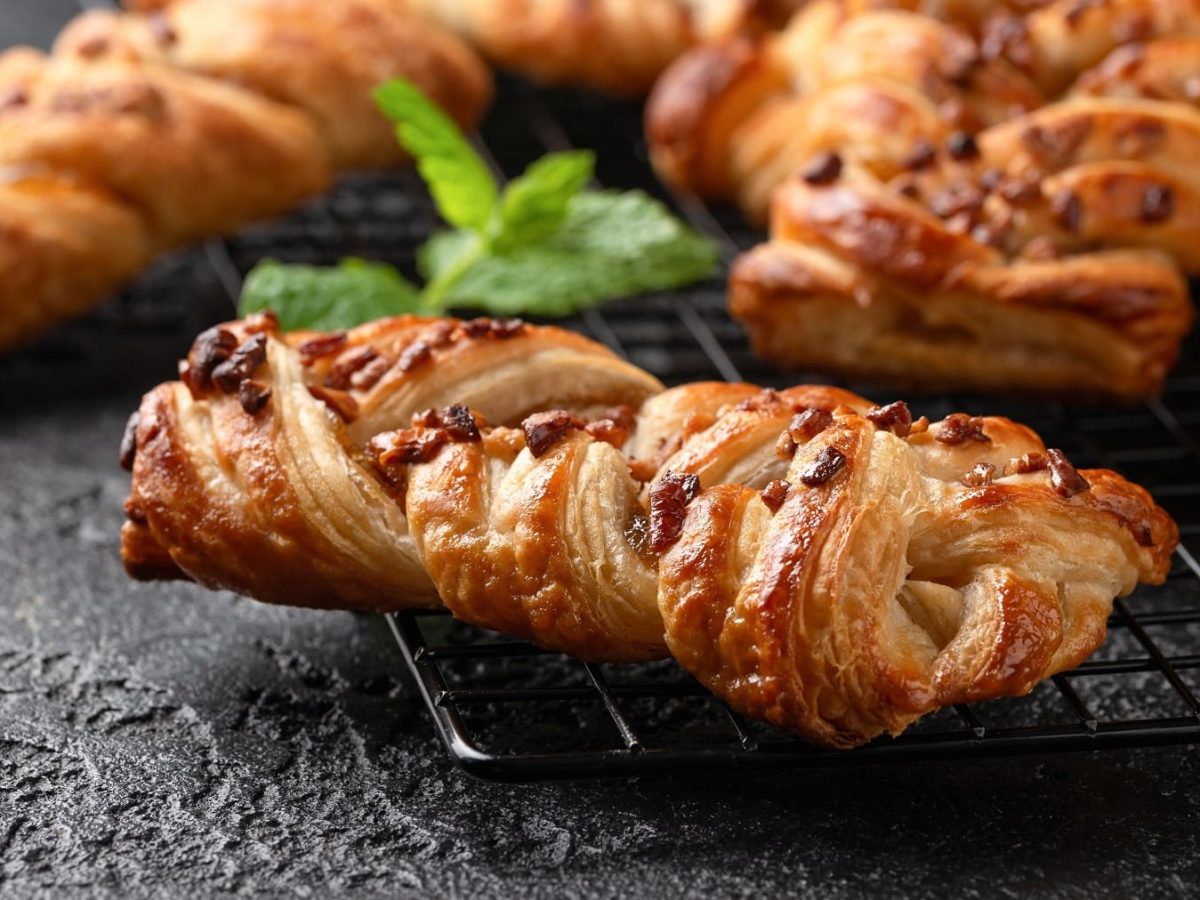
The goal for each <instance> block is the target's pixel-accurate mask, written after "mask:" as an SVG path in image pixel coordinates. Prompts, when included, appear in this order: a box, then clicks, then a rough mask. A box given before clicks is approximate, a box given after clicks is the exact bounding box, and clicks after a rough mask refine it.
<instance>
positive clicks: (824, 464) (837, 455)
mask: <svg viewBox="0 0 1200 900" xmlns="http://www.w3.org/2000/svg"><path fill="white" fill-rule="evenodd" d="M845 465H846V456H845V454H844V453H842V451H841V450H838V449H837V448H836V447H826V448H825V449H823V450H822V451H821V452H820V453H818V454H817V458H816V459H814V460H813V461H812V462H811V463H809V465H808V468H806V469H805V470H804V471H803V472H801V473H800V480H801V481H802V482H804V483H805V484H806V485H808V486H809V487H817V486H819V485H822V484H824V483H825V482H827V481H828V480H829V479H830V478H832V477H833V476H834V475H836V474H837V473H838V472H840V471H841V470H842V468H843V467H844V466H845Z"/></svg>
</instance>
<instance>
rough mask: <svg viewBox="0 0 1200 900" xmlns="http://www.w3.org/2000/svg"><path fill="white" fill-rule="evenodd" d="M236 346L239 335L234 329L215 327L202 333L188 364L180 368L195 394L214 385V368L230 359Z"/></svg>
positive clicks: (193, 347) (197, 339)
mask: <svg viewBox="0 0 1200 900" xmlns="http://www.w3.org/2000/svg"><path fill="white" fill-rule="evenodd" d="M236 347H237V337H236V336H235V335H234V333H233V332H232V331H228V330H226V329H224V328H220V327H214V328H209V329H208V330H207V331H202V332H201V333H200V335H199V336H198V337H197V338H196V341H195V343H193V344H192V352H191V355H190V356H189V359H188V362H187V364H186V365H185V366H183V367H181V369H180V377H181V378H182V379H183V380H184V382H185V383H186V384H187V386H188V388H189V389H190V390H191V392H192V395H193V396H195V395H197V394H199V393H201V392H202V391H204V390H205V389H207V388H209V387H211V386H212V376H213V369H215V368H216V367H217V366H219V365H220V364H221V363H223V362H225V360H227V359H229V357H230V355H231V354H232V353H233V351H234V349H235V348H236Z"/></svg>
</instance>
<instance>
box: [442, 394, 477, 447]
mask: <svg viewBox="0 0 1200 900" xmlns="http://www.w3.org/2000/svg"><path fill="white" fill-rule="evenodd" d="M441 420H442V427H443V428H445V429H446V435H447V436H448V437H449V438H450V440H452V441H455V442H457V443H463V444H466V443H470V444H473V443H476V442H477V441H480V440H482V437H481V436H480V434H479V426H478V425H476V424H475V417H474V416H473V415H471V411H470V410H469V409H467V408H466V407H465V406H459V405H458V404H455V405H454V406H447V407H446V408H445V409H443V410H442V412H441Z"/></svg>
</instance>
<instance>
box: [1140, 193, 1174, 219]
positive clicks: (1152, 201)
mask: <svg viewBox="0 0 1200 900" xmlns="http://www.w3.org/2000/svg"><path fill="white" fill-rule="evenodd" d="M1174 207H1175V198H1174V196H1173V195H1172V193H1171V188H1170V187H1168V186H1167V185H1165V184H1163V185H1157V186H1155V187H1149V188H1146V193H1144V194H1143V195H1142V209H1141V218H1142V221H1143V222H1145V223H1146V224H1147V225H1152V224H1154V223H1155V222H1162V221H1164V220H1166V219H1169V218H1170V217H1171V213H1172V211H1173V210H1174Z"/></svg>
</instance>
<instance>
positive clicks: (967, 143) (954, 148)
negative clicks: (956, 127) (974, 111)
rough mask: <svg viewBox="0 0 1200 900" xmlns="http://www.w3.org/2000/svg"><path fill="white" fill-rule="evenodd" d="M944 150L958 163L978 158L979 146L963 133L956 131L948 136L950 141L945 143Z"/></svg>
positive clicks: (973, 139) (972, 138)
mask: <svg viewBox="0 0 1200 900" xmlns="http://www.w3.org/2000/svg"><path fill="white" fill-rule="evenodd" d="M946 150H947V151H948V152H949V153H950V156H951V157H952V158H954V159H957V160H959V161H962V160H967V159H976V158H978V156H979V144H977V143H976V142H975V138H974V137H972V136H971V135H969V134H967V132H965V131H956V132H954V134H952V135H950V140H948V141H947V142H946Z"/></svg>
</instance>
